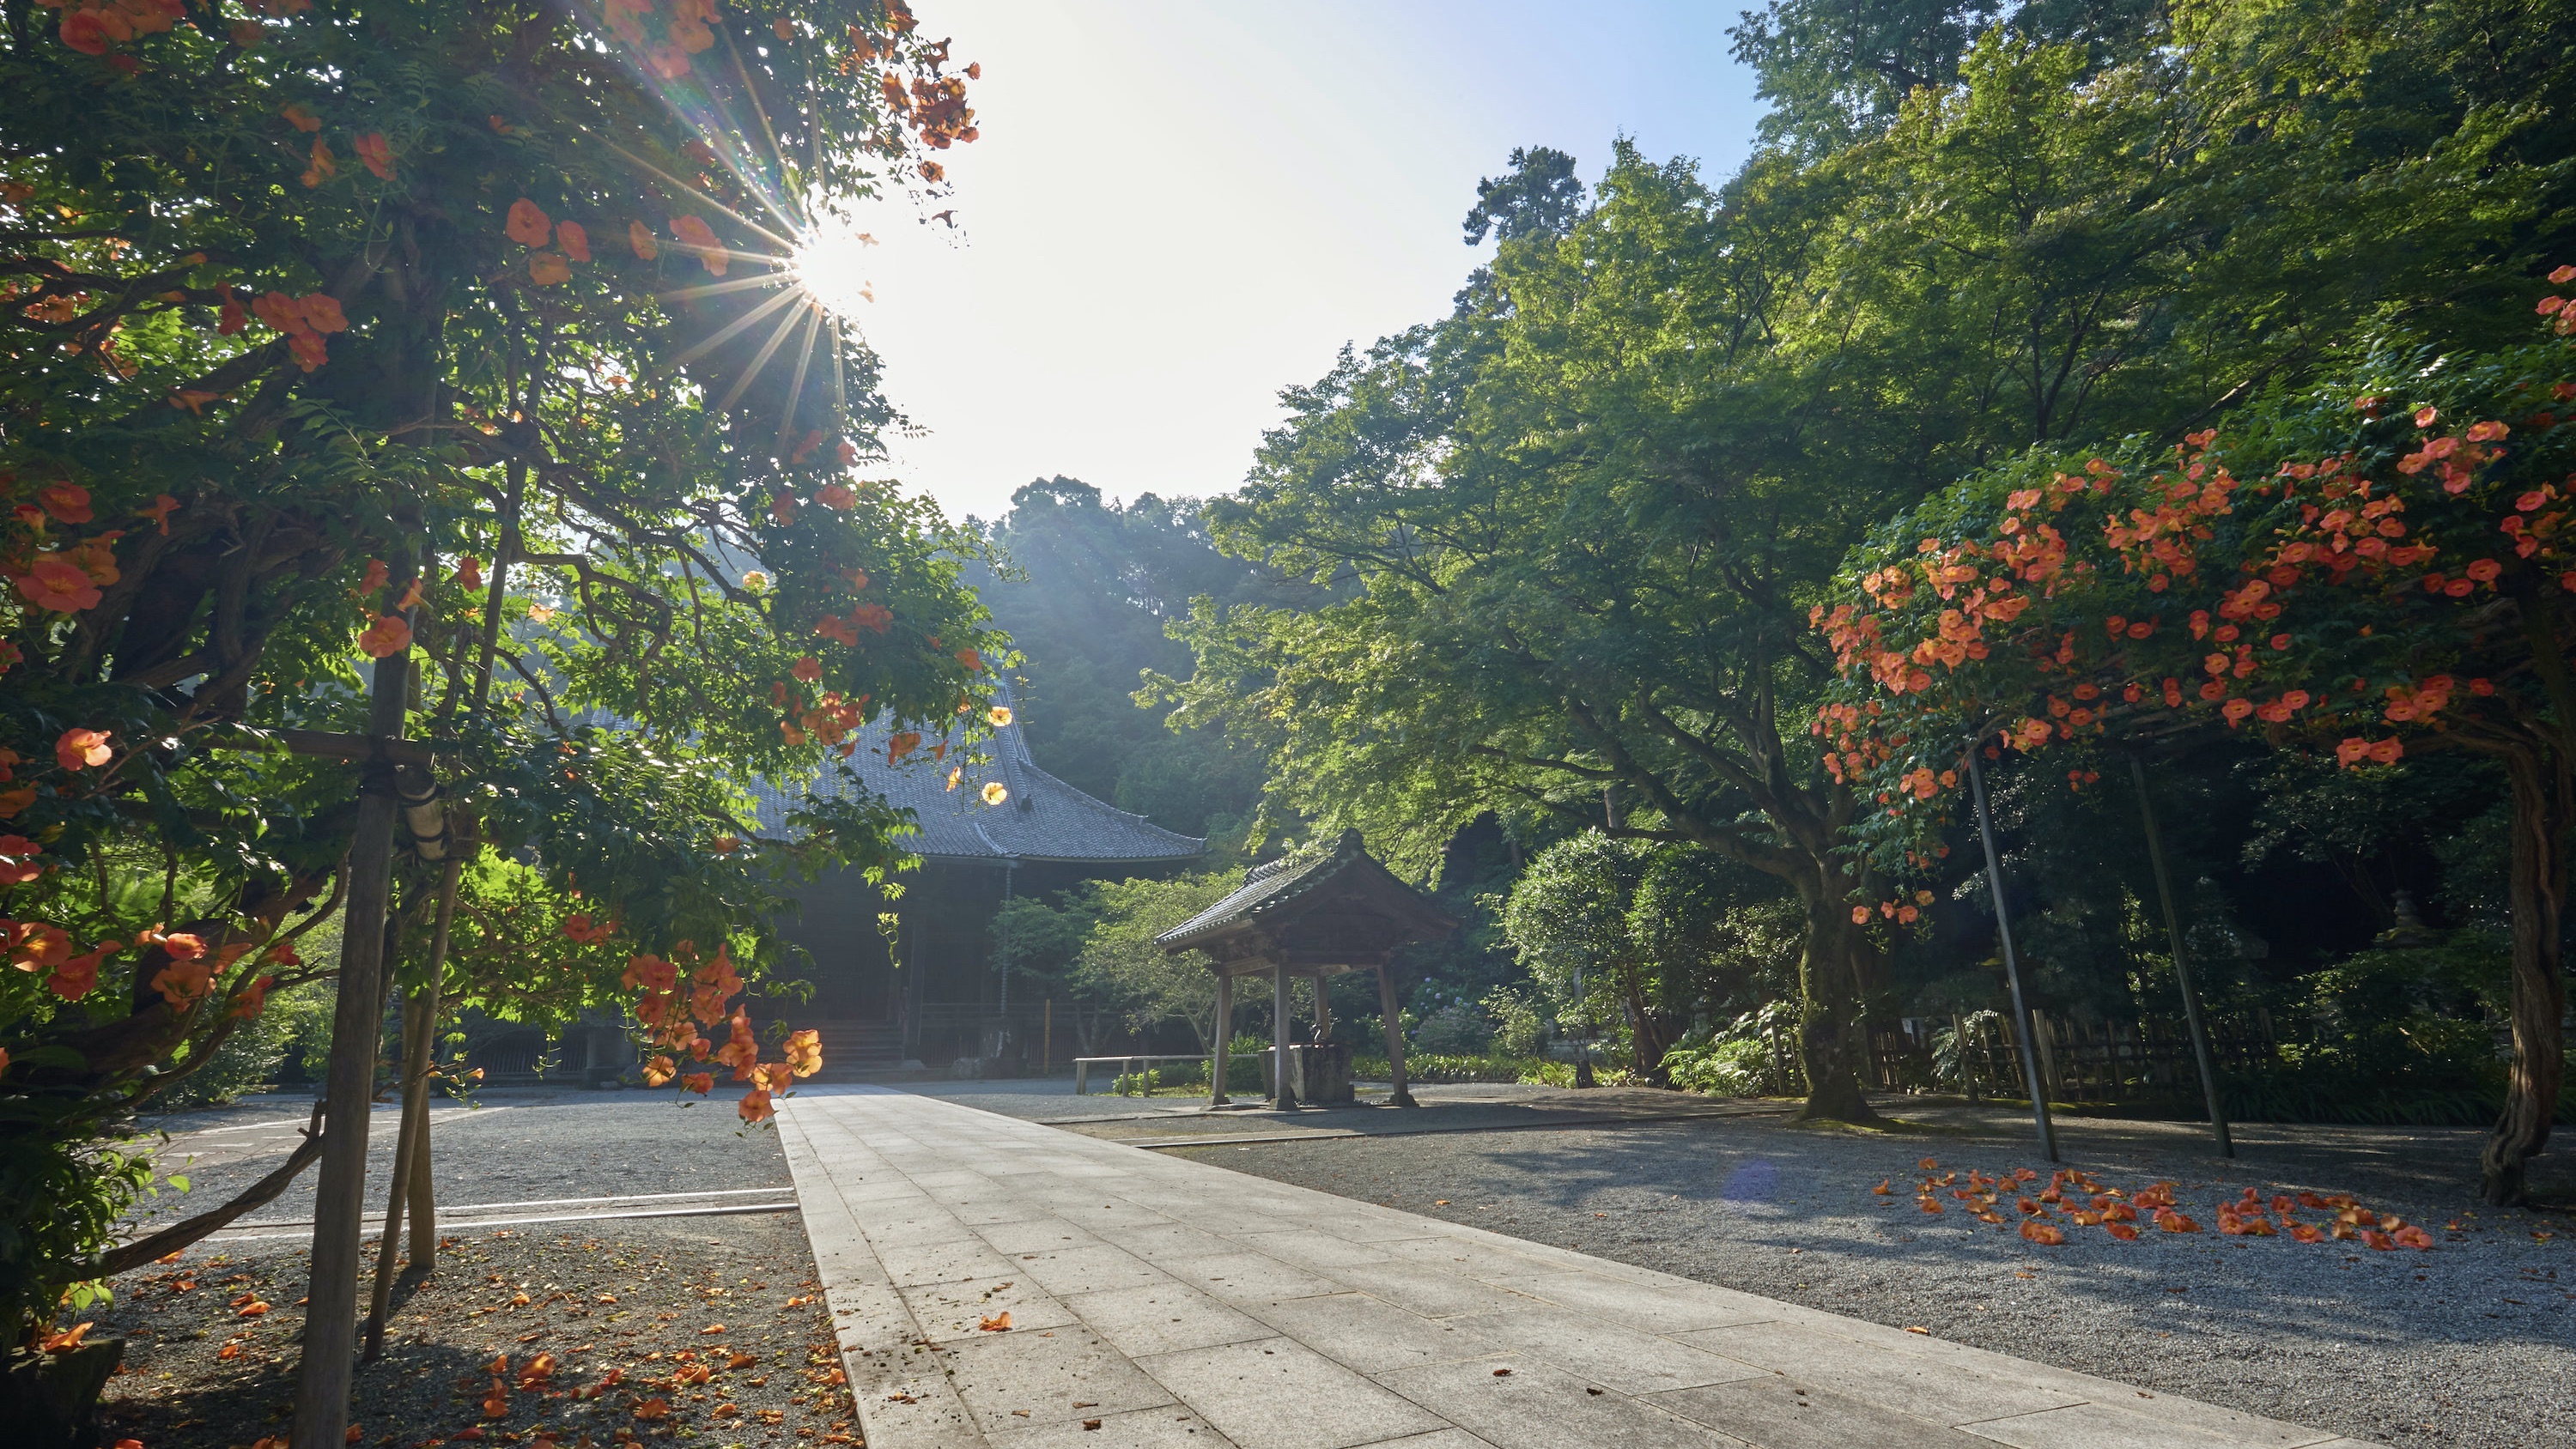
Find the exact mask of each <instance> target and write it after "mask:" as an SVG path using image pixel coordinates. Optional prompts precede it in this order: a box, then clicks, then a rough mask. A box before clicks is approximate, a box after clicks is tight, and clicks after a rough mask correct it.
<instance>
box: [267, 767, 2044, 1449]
mask: <svg viewBox="0 0 2576 1449" xmlns="http://www.w3.org/2000/svg"><path fill="white" fill-rule="evenodd" d="M1984 743H1985V742H1984V741H1983V740H1979V739H1973V738H1972V739H1970V740H1969V741H1968V754H1967V760H1968V785H1969V787H1970V789H1971V790H1972V791H1973V792H1974V794H1975V795H1976V801H1977V835H1978V838H1979V839H1981V840H1983V841H1984V842H1985V846H1986V889H1987V890H1988V891H1990V892H1991V893H1992V894H1993V895H1994V898H1995V930H1996V932H1997V934H1998V935H1999V936H2000V937H2001V939H2002V941H2003V954H2004V980H2005V982H2006V983H2007V984H2009V985H2010V986H2011V987H2012V1004H2013V1024H2014V1026H2015V1028H2016V1029H2017V1030H2018V1031H2019V1032H2020V1033H2021V1038H2022V1052H2021V1071H2022V1078H2023V1080H2024V1081H2025V1082H2026V1083H2027V1084H2028V1085H2029V1087H2030V1115H2031V1120H2033V1121H2034V1122H2036V1123H2037V1124H2038V1125H2039V1150H2040V1151H2041V1152H2042V1153H2043V1154H2045V1155H2046V1156H2047V1158H2048V1160H2049V1161H2051V1162H2055V1161H2056V1160H2057V1127H2056V1124H2054V1123H2052V1122H2051V1121H2049V1118H2048V1089H2047V1088H2046V1087H2045V1086H2043V1085H2041V1083H2040V1080H2039V1054H2038V1053H2037V1052H2034V1051H2032V1050H2031V1040H2032V1037H2033V1035H2034V1033H2033V1032H2032V1030H2031V1017H2030V1010H2029V1008H2028V1007H2026V1006H2024V1005H2023V1004H2022V996H2021V962H2020V959H2019V958H2018V957H2016V956H2015V955H2014V954H2013V938H2012V910H2011V907H2010V906H2008V905H2007V904H2006V903H2005V901H2004V863H2003V857H2002V856H2001V855H2000V854H1998V853H1997V852H1996V850H1995V821H1994V816H1993V814H1992V813H1991V812H1990V811H1988V810H1987V809H1986V772H1985V770H1984V769H1983V768H1982V767H1980V766H1979V765H1978V764H1977V751H1978V750H1979V748H1981V747H1982V746H1983V745H1984ZM296 1449H303V1446H302V1445H298V1446H296Z"/></svg>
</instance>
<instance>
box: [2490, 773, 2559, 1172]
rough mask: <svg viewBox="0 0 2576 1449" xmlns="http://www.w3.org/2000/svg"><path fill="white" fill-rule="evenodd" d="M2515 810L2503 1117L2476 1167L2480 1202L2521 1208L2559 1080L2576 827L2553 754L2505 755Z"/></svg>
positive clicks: (2544, 1142) (2555, 1101)
mask: <svg viewBox="0 0 2576 1449" xmlns="http://www.w3.org/2000/svg"><path fill="white" fill-rule="evenodd" d="M2503 758H2504V766H2505V776H2506V779H2507V781H2508V782H2509V784H2510V788H2511V798H2512V802H2513V816H2512V820H2513V866H2512V872H2511V877H2510V887H2509V890H2508V895H2507V900H2508V902H2509V906H2510V909H2511V912H2512V918H2513V1007H2512V1022H2513V1065H2512V1068H2511V1074H2510V1076H2509V1077H2508V1078H2507V1080H2506V1085H2505V1099H2504V1112H2503V1115H2501V1116H2499V1117H2498V1118H2497V1119H2496V1124H2495V1128H2494V1130H2492V1131H2490V1132H2489V1133H2488V1134H2487V1143H2486V1149H2485V1151H2483V1152H2482V1153H2480V1154H2479V1161H2478V1166H2479V1170H2480V1175H2481V1177H2482V1179H2483V1182H2482V1184H2481V1187H2482V1190H2483V1191H2484V1193H2485V1195H2486V1199H2487V1201H2489V1202H2491V1203H2495V1204H2498V1205H2502V1204H2505V1203H2512V1202H2518V1201H2520V1200H2521V1199H2522V1196H2523V1193H2524V1191H2525V1187H2526V1181H2525V1177H2526V1172H2525V1169H2526V1165H2527V1164H2528V1163H2529V1161H2530V1160H2531V1159H2532V1158H2533V1157H2535V1156H2537V1155H2538V1154H2539V1152H2540V1149H2541V1148H2542V1147H2544V1146H2546V1145H2547V1144H2548V1141H2549V1123H2550V1119H2551V1118H2552V1117H2554V1116H2556V1115H2557V1112H2558V1091H2559V1088H2560V1086H2561V1085H2562V1083H2561V1081H2560V1078H2561V1077H2563V1076H2564V1075H2565V1072H2566V1057H2565V1055H2564V1052H2565V1045H2564V1041H2563V1038H2562V1035H2561V1032H2560V1030H2559V1022H2560V1020H2561V1019H2562V1018H2563V1017H2564V1016H2565V1014H2566V1011H2567V979H2566V976H2565V974H2564V972H2563V967H2562V963H2561V961H2560V951H2559V930H2560V921H2561V918H2562V914H2563V912H2564V910H2565V907H2566V901H2567V830H2568V826H2569V825H2570V824H2571V823H2576V787H2571V782H2570V779H2569V774H2568V768H2567V762H2566V760H2565V759H2564V758H2563V757H2562V756H2560V755H2559V754H2558V752H2556V751H2554V750H2542V749H2526V750H2515V751H2510V752H2507V753H2506V754H2505V755H2504V756H2503Z"/></svg>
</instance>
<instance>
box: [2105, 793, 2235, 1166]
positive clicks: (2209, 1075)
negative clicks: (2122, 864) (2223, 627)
mask: <svg viewBox="0 0 2576 1449" xmlns="http://www.w3.org/2000/svg"><path fill="white" fill-rule="evenodd" d="M2129 780H2130V782H2131V783H2132V784H2135V785H2136V786H2137V787H2138V818H2140V819H2142V820H2144V821H2145V822H2146V823H2147V860H2148V862H2149V863H2150V864H2152V865H2153V866H2154V867H2155V870H2156V896H2157V898H2158V899H2160V900H2161V901H2163V903H2164V908H2165V939H2167V940H2168V941H2170V942H2172V944H2173V963H2174V980H2175V981H2176V982H2178V983H2180V984H2181V986H2182V1019H2183V1024H2184V1025H2186V1026H2188V1027H2189V1028H2190V1029H2191V1054H2192V1057H2193V1059H2194V1060H2195V1061H2197V1062H2198V1063H2199V1064H2200V1092H2201V1096H2202V1097H2204V1098H2205V1099H2207V1101H2208V1102H2209V1126H2210V1131H2211V1132H2212V1133H2213V1134H2215V1135H2216V1136H2217V1138H2218V1155H2219V1156H2221V1157H2234V1156H2235V1155H2236V1139H2235V1138H2234V1137H2233V1136H2231V1135H2229V1133H2228V1130H2227V1109H2226V1108H2225V1107H2223V1106H2221V1105H2220V1104H2219V1100H2218V1067H2217V1064H2216V1063H2214V1062H2212V1061H2211V1060H2210V1059H2209V1029H2208V1028H2207V1027H2205V1026H2203V1025H2201V1021H2200V993H2198V992H2196V991H2194V990H2192V989H2191V965H2190V963H2189V962H2187V961H2185V960H2184V959H2183V949H2182V917H2181V915H2180V914H2179V913H2177V912H2176V911H2175V910H2174V893H2173V880H2172V879H2171V877H2169V876H2167V875H2166V874H2165V842H2164V833H2163V832H2162V831H2160V830H2158V829H2156V807H2155V805H2154V803H2153V802H2152V801H2150V800H2148V799H2147V767H2146V766H2145V765H2143V764H2140V763H2139V762H2138V757H2137V756H2136V755H2131V756H2129Z"/></svg>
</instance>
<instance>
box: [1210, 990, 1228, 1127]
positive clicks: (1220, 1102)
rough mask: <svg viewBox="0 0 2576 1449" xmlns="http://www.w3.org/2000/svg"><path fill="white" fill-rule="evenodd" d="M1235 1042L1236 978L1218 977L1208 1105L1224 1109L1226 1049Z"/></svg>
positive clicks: (1225, 1099) (1225, 1100)
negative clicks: (1214, 1039) (1228, 1044)
mask: <svg viewBox="0 0 2576 1449" xmlns="http://www.w3.org/2000/svg"><path fill="white" fill-rule="evenodd" d="M1233 1040H1234V978H1233V977H1231V976H1228V975H1226V974H1225V973H1224V972H1222V971H1220V972H1218V973H1217V976H1216V1047H1215V1050H1213V1051H1211V1052H1210V1053H1209V1054H1208V1105H1209V1106H1211V1107H1222V1106H1224V1105H1225V1104H1226V1102H1227V1100H1228V1099H1227V1097H1226V1095H1225V1049H1226V1044H1227V1043H1229V1042H1231V1041H1233Z"/></svg>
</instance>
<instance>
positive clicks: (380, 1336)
mask: <svg viewBox="0 0 2576 1449" xmlns="http://www.w3.org/2000/svg"><path fill="white" fill-rule="evenodd" d="M448 834H449V840H450V846H449V849H448V852H447V861H446V864H445V866H444V867H443V868H442V869H441V870H440V871H439V873H438V916H437V923H436V924H435V925H434V926H433V927H432V928H431V931H430V937H429V965H428V972H429V980H428V982H427V983H426V984H424V985H423V986H422V987H421V988H420V989H419V990H418V991H415V992H413V993H412V994H411V999H410V1000H408V1001H406V1002H404V1003H403V1061H402V1126H401V1128H400V1130H399V1131H397V1132H396V1133H395V1135H394V1177H393V1181H392V1182H391V1183H390V1184H388V1185H387V1187H386V1191H385V1224H384V1229H383V1231H382V1232H380V1233H379V1234H378V1235H377V1237H378V1242H377V1247H376V1281H375V1283H374V1285H373V1288H372V1291H371V1292H370V1293H369V1295H368V1304H367V1322H366V1345H365V1348H364V1349H363V1350H362V1352H363V1356H364V1357H365V1358H366V1359H367V1361H368V1362H371V1363H372V1362H374V1361H375V1360H376V1359H377V1358H378V1357H380V1356H381V1355H382V1354H383V1353H384V1351H385V1315H386V1314H387V1313H388V1312H390V1311H391V1308H392V1304H393V1287H394V1267H395V1263H396V1253H397V1248H396V1246H395V1239H396V1238H397V1237H398V1236H399V1235H400V1234H401V1232H402V1220H403V1206H404V1199H406V1198H407V1197H409V1196H410V1195H411V1186H412V1179H413V1177H414V1176H415V1174H416V1175H418V1176H419V1177H421V1178H427V1177H428V1176H429V1153H428V1151H427V1148H428V1145H429V1144H428V1142H427V1141H426V1140H425V1139H426V1138H427V1137H428V1135H429V1062H430V1051H431V1048H432V1046H433V1045H434V1043H435V1040H436V1037H437V1033H438V998H439V986H440V979H441V977H442V975H443V974H444V973H445V971H446V969H447V942H448V938H449V935H450V933H451V931H452V930H453V929H454V927H455V924H456V886H457V882H458V879H459V877H460V876H462V875H463V874H464V870H465V855H466V850H467V848H468V847H465V846H464V845H463V843H462V842H459V841H457V840H456V839H455V836H456V832H455V831H454V830H453V829H451V830H450V831H449V832H448ZM412 1267H413V1268H414V1269H415V1270H416V1271H419V1272H424V1273H425V1272H427V1271H429V1268H430V1264H429V1263H425V1262H422V1261H419V1260H418V1259H415V1260H414V1261H413V1263H412Z"/></svg>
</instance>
